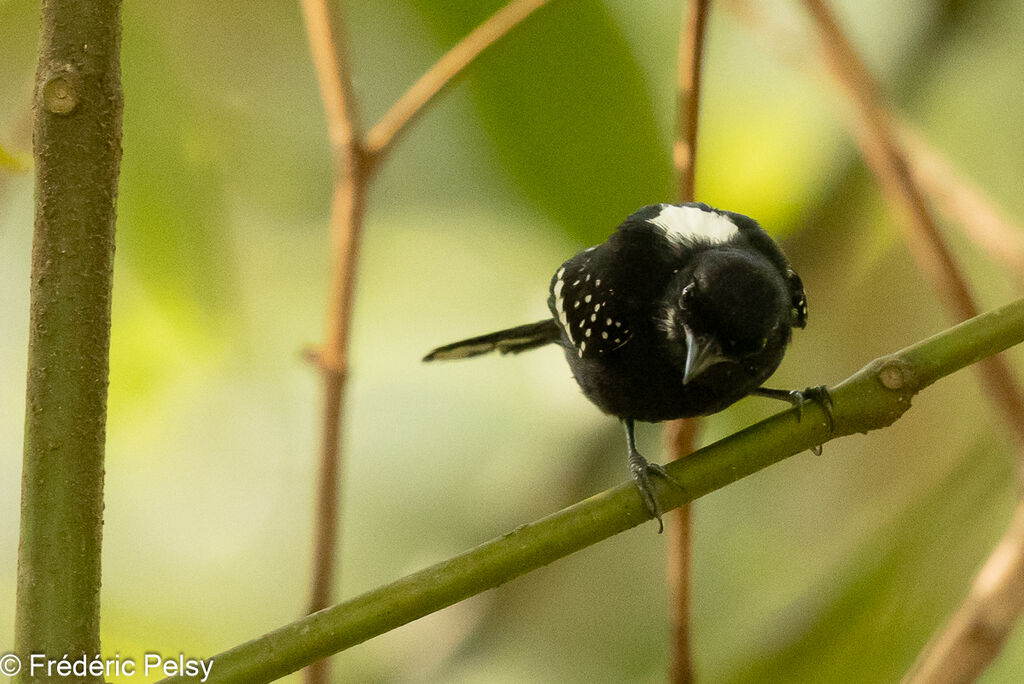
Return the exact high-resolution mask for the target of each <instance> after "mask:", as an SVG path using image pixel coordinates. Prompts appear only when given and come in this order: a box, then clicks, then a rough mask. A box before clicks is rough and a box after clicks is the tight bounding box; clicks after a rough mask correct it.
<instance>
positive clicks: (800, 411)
mask: <svg viewBox="0 0 1024 684" xmlns="http://www.w3.org/2000/svg"><path fill="white" fill-rule="evenodd" d="M808 399H810V400H812V401H816V402H818V403H819V404H820V405H821V410H822V411H824V412H825V420H826V421H828V431H829V432H833V431H834V430H835V429H836V420H835V416H834V415H833V413H832V395H831V394H829V391H828V387H826V386H825V385H817V386H816V387H807V388H805V389H803V390H790V391H789V403H791V404H793V406H795V407H796V419H797V420H801V419H802V418H803V417H804V402H805V401H807V400H808Z"/></svg>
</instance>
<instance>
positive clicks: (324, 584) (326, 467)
mask: <svg viewBox="0 0 1024 684" xmlns="http://www.w3.org/2000/svg"><path fill="white" fill-rule="evenodd" d="M302 8H303V13H304V15H305V19H306V31H307V33H308V34H309V45H310V51H311V53H312V56H313V64H314V66H315V67H316V72H317V78H318V81H319V84H320V94H321V97H322V98H323V103H324V113H325V114H326V117H327V130H328V135H329V137H330V141H331V150H332V153H333V156H334V166H335V181H334V195H333V201H332V203H331V220H330V221H331V242H332V249H331V253H332V260H331V288H330V293H329V295H328V304H327V323H326V331H325V341H324V345H323V348H322V349H320V350H319V354H318V362H319V367H320V368H321V371H322V375H323V378H324V413H323V425H322V434H321V444H320V449H321V451H320V472H319V479H318V484H319V487H318V492H317V512H316V531H315V540H314V546H313V572H312V579H311V586H310V598H309V612H310V613H313V612H316V611H318V610H320V609H322V608H325V607H326V606H328V605H330V604H331V598H332V594H333V588H334V586H335V584H336V583H337V578H336V574H337V571H336V560H337V547H338V513H339V509H340V501H339V499H340V495H339V492H340V479H341V420H342V412H341V408H342V400H343V398H344V392H345V379H346V376H347V374H348V342H349V330H350V329H351V326H352V303H353V301H354V296H353V295H354V289H355V287H354V286H355V271H356V264H357V263H358V259H359V242H360V236H361V233H362V223H363V211H364V207H365V197H366V174H365V164H364V163H363V159H364V158H365V155H364V154H363V150H362V147H361V143H360V142H359V125H358V118H357V113H356V107H355V97H354V94H353V92H352V75H351V72H350V67H349V61H348V54H347V51H346V46H345V43H344V31H343V24H342V21H341V18H340V11H339V9H338V7H337V3H330V4H329V3H328V2H327V0H303V2H302ZM329 679H330V676H329V672H328V663H327V661H326V660H321V661H318V662H316V663H314V664H313V665H311V666H310V667H309V668H308V669H307V670H306V681H307V682H310V684H321V683H326V682H327V681H328V680H329Z"/></svg>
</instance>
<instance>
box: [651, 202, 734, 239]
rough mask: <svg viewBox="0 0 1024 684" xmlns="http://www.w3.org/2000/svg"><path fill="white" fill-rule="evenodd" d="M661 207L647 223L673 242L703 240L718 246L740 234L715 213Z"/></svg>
mask: <svg viewBox="0 0 1024 684" xmlns="http://www.w3.org/2000/svg"><path fill="white" fill-rule="evenodd" d="M660 206H661V211H660V212H659V213H658V215H657V216H655V217H654V218H649V219H647V222H648V223H650V224H651V225H654V226H657V227H658V228H661V229H662V230H664V231H665V235H667V236H668V238H669V239H671V240H676V241H680V242H682V241H685V242H693V241H695V240H703V241H706V242H711V243H712V244H717V243H722V242H726V241H727V240H728V239H729V238H731V237H732V236H734V235H736V233H738V232H739V228H737V227H736V224H735V223H733V222H732V221H730V220H729V219H728V218H726V217H725V216H723V215H721V214H717V213H715V212H713V211H704V210H703V209H700V208H698V207H676V206H673V205H671V204H662V205H660Z"/></svg>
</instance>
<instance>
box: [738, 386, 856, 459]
mask: <svg viewBox="0 0 1024 684" xmlns="http://www.w3.org/2000/svg"><path fill="white" fill-rule="evenodd" d="M751 394H756V395H757V396H759V397H768V398H769V399H781V400H783V401H788V402H789V403H790V404H792V405H793V406H795V407H796V419H797V420H798V421H799V420H800V419H802V418H803V415H804V402H805V401H807V400H808V399H812V400H814V401H816V402H818V403H819V404H821V408H822V410H823V411H824V412H825V420H827V421H828V431H829V432H833V431H834V430H835V429H836V422H835V417H834V416H833V415H832V395H831V394H829V392H828V388H827V387H825V385H818V386H817V387H808V388H806V389H804V390H780V389H771V388H769V387H758V388H757V389H756V390H754V391H753V392H751ZM811 451H813V452H814V453H815V454H816V455H818V456H820V455H821V445H820V444H819V445H818V446H816V447H815V448H814V449H811Z"/></svg>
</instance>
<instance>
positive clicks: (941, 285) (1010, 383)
mask: <svg viewBox="0 0 1024 684" xmlns="http://www.w3.org/2000/svg"><path fill="white" fill-rule="evenodd" d="M804 2H805V4H806V6H807V8H808V11H809V12H810V14H811V16H812V17H813V18H814V20H815V22H816V25H817V28H818V31H819V33H820V34H821V46H822V49H823V51H824V55H825V59H826V62H827V63H828V65H829V68H830V70H831V72H832V74H833V76H834V77H835V78H836V80H837V81H838V82H839V84H840V85H841V86H843V88H844V90H846V91H847V94H848V95H849V96H850V98H851V100H852V101H853V103H854V105H855V108H856V111H857V114H858V117H859V119H860V123H859V126H858V133H859V135H858V138H859V141H860V145H861V149H862V151H863V153H864V157H865V159H866V160H867V162H868V164H869V166H871V168H872V170H873V171H874V172H875V174H876V175H877V176H878V178H879V182H880V183H881V186H882V189H883V192H885V194H886V195H887V197H888V199H889V201H890V202H892V203H893V204H895V205H899V206H903V207H904V208H905V209H906V210H907V211H908V213H909V214H910V218H911V221H910V223H909V225H908V227H909V228H910V230H908V231H907V240H908V244H909V245H910V248H911V252H912V253H913V254H914V257H915V258H916V260H917V262H918V266H919V268H920V269H921V270H922V272H924V273H925V275H926V276H928V277H929V278H930V279H931V281H932V283H933V286H934V287H935V289H936V290H937V291H938V293H939V296H940V299H941V300H942V301H943V302H944V303H946V305H947V306H948V307H950V309H951V311H952V313H953V315H954V316H956V317H959V318H967V317H970V316H972V315H973V314H974V311H975V305H974V301H973V299H972V297H971V294H970V289H969V287H968V284H967V280H966V278H965V277H964V275H963V273H962V271H961V270H960V268H959V267H958V266H957V264H956V261H955V260H954V258H953V256H952V253H951V252H950V250H949V248H948V247H947V245H946V243H945V239H944V238H943V236H942V234H941V233H940V232H939V230H938V226H937V225H936V223H935V221H934V219H933V217H932V215H931V212H930V209H929V207H928V204H927V203H926V201H925V199H924V193H923V192H922V190H921V188H920V186H919V185H918V183H917V179H916V178H915V177H914V175H913V174H912V173H911V170H910V164H909V163H908V161H907V157H906V154H905V153H904V151H903V149H902V148H901V147H900V145H899V142H898V140H897V137H896V133H895V128H894V125H893V123H892V121H891V120H890V118H889V117H888V116H887V114H886V111H885V110H884V109H883V107H882V106H881V104H880V101H879V97H878V95H877V86H876V85H875V83H874V82H873V80H872V78H871V75H870V74H869V73H868V70H867V68H866V67H865V66H864V64H863V62H862V61H861V60H860V58H859V57H858V55H857V53H856V51H855V50H854V48H853V45H852V44H851V43H850V41H849V40H848V38H847V37H846V35H845V34H844V32H843V31H842V29H841V28H840V27H839V24H838V22H837V21H836V19H835V17H834V16H833V15H832V13H831V11H830V10H829V9H828V7H827V6H826V5H825V3H824V1H823V0H804ZM978 370H979V372H980V373H981V377H982V383H983V386H984V387H985V389H986V394H987V395H988V396H989V397H990V398H991V399H992V400H993V401H994V402H995V404H996V406H997V408H998V409H999V411H1000V413H1002V415H1003V418H1004V419H1005V422H1006V424H1007V426H1008V427H1009V428H1010V430H1011V433H1012V434H1013V436H1014V438H1015V441H1016V446H1017V450H1018V453H1019V457H1018V469H1019V470H1020V474H1021V475H1022V476H1024V394H1022V393H1021V391H1020V388H1019V387H1018V385H1017V383H1016V381H1015V380H1014V377H1013V374H1012V373H1011V371H1010V369H1009V367H1008V366H1007V364H1006V362H1005V360H1004V359H1003V358H1002V357H1000V356H993V357H991V358H989V359H986V360H984V361H983V362H981V363H979V364H978ZM1022 505H1024V503H1022ZM1007 558H1024V534H1021V533H1018V531H1017V530H1016V525H1015V526H1014V527H1012V528H1011V529H1010V531H1009V532H1008V533H1007V534H1006V535H1005V536H1004V538H1003V542H1001V543H1000V545H999V546H998V547H997V548H996V550H995V551H994V552H993V554H992V556H990V558H989V560H988V561H987V562H986V564H985V569H984V570H983V572H982V574H981V575H980V576H979V577H978V579H977V580H976V581H975V584H974V587H973V589H972V591H971V594H970V595H969V596H968V597H967V599H965V601H964V602H963V603H962V604H961V606H960V608H959V609H958V610H957V613H956V615H955V616H954V618H953V620H952V621H951V622H950V623H948V624H947V625H946V626H945V627H944V628H943V629H942V630H941V631H940V632H939V633H938V635H937V636H935V637H934V638H933V640H932V642H931V644H930V645H929V646H928V647H926V649H925V650H924V651H923V652H922V653H921V654H920V656H919V658H918V666H916V667H915V668H914V669H913V670H912V671H911V672H910V673H908V675H907V678H906V680H905V681H906V682H912V683H913V684H919V683H921V682H935V681H944V682H945V681H961V680H957V679H950V675H952V673H956V672H961V671H965V672H966V671H970V672H977V673H980V672H981V671H982V670H984V668H985V667H986V666H987V665H988V664H989V663H990V662H991V661H992V660H993V659H994V658H995V657H996V656H997V655H998V653H999V650H1000V648H1001V646H1002V644H1003V643H1004V642H1005V639H1006V637H1007V636H1008V634H1009V631H1010V630H1011V629H1012V628H1013V626H1014V625H1015V623H1016V622H1017V619H1018V618H1019V616H1020V613H1021V611H1022V610H1024V600H1018V601H1013V602H1005V601H1004V599H1005V598H1006V597H1007V596H1020V595H1024V572H1015V571H1009V572H1000V571H997V569H999V568H1006V567H1011V568H1012V567H1013V566H1012V564H1010V565H1009V566H1008V565H1007V563H1006V559H1007ZM999 601H1002V603H998V602H999ZM992 611H998V612H999V614H1000V616H1001V618H1002V619H1000V620H990V619H989V618H990V616H991V614H992ZM979 626H984V628H985V630H986V633H985V635H984V638H983V639H980V640H979V639H977V638H975V637H976V636H977V635H973V634H971V632H970V628H972V627H979ZM968 662H969V663H970V665H969V666H965V665H964V663H968ZM965 667H969V669H968V670H964V669H963V668H965ZM962 681H968V680H967V679H964V680H962Z"/></svg>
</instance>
